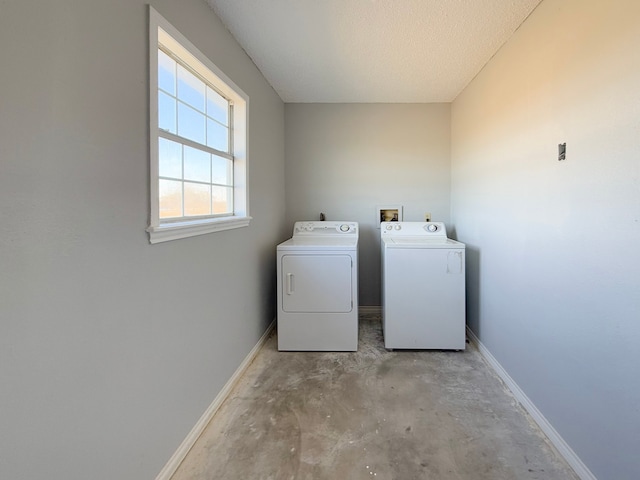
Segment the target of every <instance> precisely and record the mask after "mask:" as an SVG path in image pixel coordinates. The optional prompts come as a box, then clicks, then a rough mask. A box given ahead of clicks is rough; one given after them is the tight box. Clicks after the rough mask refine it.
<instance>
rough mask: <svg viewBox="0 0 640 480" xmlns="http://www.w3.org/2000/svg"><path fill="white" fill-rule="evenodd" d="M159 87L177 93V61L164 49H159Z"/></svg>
mask: <svg viewBox="0 0 640 480" xmlns="http://www.w3.org/2000/svg"><path fill="white" fill-rule="evenodd" d="M158 88H161V89H162V90H164V91H165V92H168V93H170V94H171V95H173V96H175V95H176V62H175V60H173V59H172V58H171V57H170V56H169V55H167V54H166V53H164V52H163V51H162V50H158Z"/></svg>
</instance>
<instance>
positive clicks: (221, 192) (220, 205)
mask: <svg viewBox="0 0 640 480" xmlns="http://www.w3.org/2000/svg"><path fill="white" fill-rule="evenodd" d="M232 211H233V189H232V188H231V187H216V186H214V187H213V213H231V212H232Z"/></svg>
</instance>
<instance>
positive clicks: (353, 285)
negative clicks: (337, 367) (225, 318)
mask: <svg viewBox="0 0 640 480" xmlns="http://www.w3.org/2000/svg"><path fill="white" fill-rule="evenodd" d="M358 237H359V229H358V224H357V223H356V222H336V221H324V222H296V223H295V225H294V228H293V237H292V238H290V239H289V240H287V241H285V242H283V243H281V244H280V245H278V247H277V273H278V285H277V295H278V350H299V351H306V350H313V351H356V350H358Z"/></svg>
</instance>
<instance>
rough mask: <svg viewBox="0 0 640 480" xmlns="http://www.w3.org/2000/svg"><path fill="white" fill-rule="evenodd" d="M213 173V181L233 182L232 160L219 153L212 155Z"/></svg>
mask: <svg viewBox="0 0 640 480" xmlns="http://www.w3.org/2000/svg"><path fill="white" fill-rule="evenodd" d="M211 161H212V168H213V174H212V177H211V178H212V179H211V183H220V184H222V185H231V184H232V183H233V177H232V172H233V169H232V168H233V167H232V163H231V160H227V159H226V158H224V157H218V156H217V155H211Z"/></svg>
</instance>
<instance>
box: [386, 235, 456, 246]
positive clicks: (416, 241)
mask: <svg viewBox="0 0 640 480" xmlns="http://www.w3.org/2000/svg"><path fill="white" fill-rule="evenodd" d="M382 241H383V243H384V246H385V248H465V244H464V243H461V242H458V241H456V240H452V239H450V238H446V237H445V238H429V237H383V238H382Z"/></svg>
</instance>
